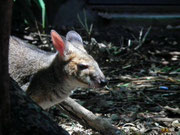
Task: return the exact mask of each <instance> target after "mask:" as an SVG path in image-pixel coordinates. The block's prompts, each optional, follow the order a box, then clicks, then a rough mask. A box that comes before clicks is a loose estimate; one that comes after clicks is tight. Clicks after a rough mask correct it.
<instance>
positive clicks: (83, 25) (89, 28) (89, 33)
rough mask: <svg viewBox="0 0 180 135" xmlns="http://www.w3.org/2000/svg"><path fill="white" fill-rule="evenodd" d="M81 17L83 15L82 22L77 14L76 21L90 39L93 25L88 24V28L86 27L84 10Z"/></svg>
mask: <svg viewBox="0 0 180 135" xmlns="http://www.w3.org/2000/svg"><path fill="white" fill-rule="evenodd" d="M83 15H84V21H83V19H82V18H81V17H80V16H79V14H77V18H78V21H79V23H80V24H81V26H82V27H83V28H84V30H85V31H86V32H87V34H88V36H89V37H91V34H92V29H93V24H90V26H88V22H87V16H86V11H85V10H83Z"/></svg>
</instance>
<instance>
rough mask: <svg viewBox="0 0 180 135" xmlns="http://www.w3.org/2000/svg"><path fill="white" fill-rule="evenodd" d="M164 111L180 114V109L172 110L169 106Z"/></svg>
mask: <svg viewBox="0 0 180 135" xmlns="http://www.w3.org/2000/svg"><path fill="white" fill-rule="evenodd" d="M164 109H166V110H169V111H171V112H173V113H177V114H180V109H179V108H172V107H169V106H165V107H164Z"/></svg>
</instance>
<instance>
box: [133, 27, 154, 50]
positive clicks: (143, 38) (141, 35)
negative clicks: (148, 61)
mask: <svg viewBox="0 0 180 135" xmlns="http://www.w3.org/2000/svg"><path fill="white" fill-rule="evenodd" d="M150 30H151V26H150V27H149V28H148V29H147V31H146V32H145V34H144V29H143V28H142V29H141V30H140V32H139V37H138V38H136V37H135V36H134V35H133V37H134V39H135V41H136V42H137V43H138V45H137V46H136V47H135V48H134V50H137V49H139V48H140V47H141V46H142V45H143V44H144V42H145V41H146V38H147V36H148V35H149V32H150Z"/></svg>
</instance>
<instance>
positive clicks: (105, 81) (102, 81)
mask: <svg viewBox="0 0 180 135" xmlns="http://www.w3.org/2000/svg"><path fill="white" fill-rule="evenodd" d="M107 82H108V81H107V80H106V79H102V80H101V83H100V85H101V86H105V85H106V84H107Z"/></svg>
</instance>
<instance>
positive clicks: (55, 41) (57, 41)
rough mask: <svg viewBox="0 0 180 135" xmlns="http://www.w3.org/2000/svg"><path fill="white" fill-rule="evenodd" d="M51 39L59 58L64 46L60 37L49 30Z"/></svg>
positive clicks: (62, 54)
mask: <svg viewBox="0 0 180 135" xmlns="http://www.w3.org/2000/svg"><path fill="white" fill-rule="evenodd" d="M51 38H52V42H53V45H54V47H55V48H56V50H57V51H58V52H59V53H60V56H64V49H65V44H64V41H63V39H62V38H61V36H60V35H59V34H58V33H57V32H56V31H55V30H51Z"/></svg>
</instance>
